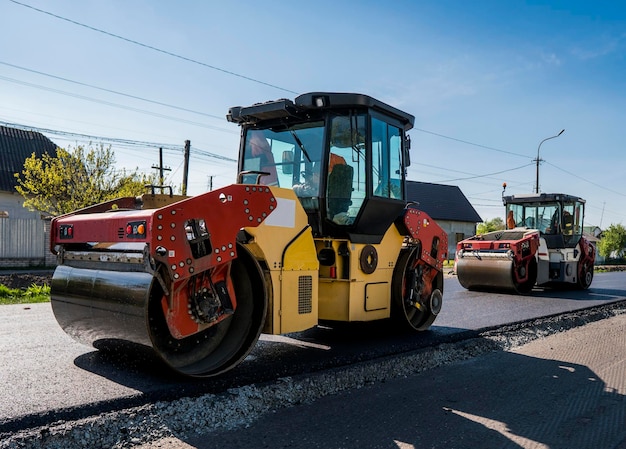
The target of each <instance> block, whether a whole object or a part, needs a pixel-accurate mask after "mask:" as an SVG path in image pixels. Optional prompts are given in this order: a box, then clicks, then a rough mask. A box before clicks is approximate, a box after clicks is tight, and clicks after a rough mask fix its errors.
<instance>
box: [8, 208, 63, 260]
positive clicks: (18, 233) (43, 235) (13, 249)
mask: <svg viewBox="0 0 626 449" xmlns="http://www.w3.org/2000/svg"><path fill="white" fill-rule="evenodd" d="M49 228H50V222H48V221H45V220H39V219H28V218H6V219H0V268H7V267H41V266H50V265H53V264H54V257H53V256H52V254H51V253H50V250H49V249H48V241H49Z"/></svg>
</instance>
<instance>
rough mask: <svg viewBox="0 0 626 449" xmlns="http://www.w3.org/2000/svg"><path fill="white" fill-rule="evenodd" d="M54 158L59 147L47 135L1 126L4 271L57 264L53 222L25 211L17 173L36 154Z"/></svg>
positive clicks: (0, 241)
mask: <svg viewBox="0 0 626 449" xmlns="http://www.w3.org/2000/svg"><path fill="white" fill-rule="evenodd" d="M33 153H34V154H35V155H36V156H37V157H41V156H42V155H43V154H44V153H49V154H52V155H54V154H55V153H56V145H55V144H54V143H53V142H52V141H51V140H50V139H48V138H47V137H45V136H44V135H43V134H41V133H38V132H34V131H24V130H21V129H16V128H10V127H6V126H0V268H9V267H10V268H13V267H43V266H49V265H52V264H54V257H53V256H52V254H51V253H50V250H49V245H48V241H49V224H50V222H49V220H46V217H42V214H41V213H40V212H33V211H29V210H28V209H26V208H25V207H24V198H23V197H22V196H21V195H20V194H19V193H17V191H16V190H15V186H16V185H17V179H16V178H15V173H21V172H22V170H23V168H24V161H25V160H26V159H27V158H29V157H30V156H31V155H32V154H33Z"/></svg>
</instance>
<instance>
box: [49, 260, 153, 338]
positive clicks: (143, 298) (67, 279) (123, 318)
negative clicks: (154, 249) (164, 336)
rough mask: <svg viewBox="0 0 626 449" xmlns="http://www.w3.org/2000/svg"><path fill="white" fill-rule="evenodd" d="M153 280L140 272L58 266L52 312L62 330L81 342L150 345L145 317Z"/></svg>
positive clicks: (54, 277) (52, 290)
mask: <svg viewBox="0 0 626 449" xmlns="http://www.w3.org/2000/svg"><path fill="white" fill-rule="evenodd" d="M153 280H154V278H153V277H152V275H151V274H149V273H144V272H121V271H103V270H93V269H85V268H73V267H69V266H65V265H61V266H59V267H57V269H56V270H55V271H54V276H53V277H52V285H51V288H50V299H51V303H52V310H53V311H54V315H55V317H56V319H57V321H58V322H59V324H60V325H61V327H62V328H63V330H64V331H65V332H66V333H68V334H69V335H71V336H72V337H73V338H75V339H76V340H78V341H80V342H82V343H86V344H88V345H93V344H94V343H95V342H97V341H98V340H105V339H116V340H126V341H131V342H134V343H139V344H143V345H147V346H151V341H150V336H149V335H148V326H147V324H146V323H147V316H146V315H147V307H148V296H149V293H150V289H151V286H152V282H153Z"/></svg>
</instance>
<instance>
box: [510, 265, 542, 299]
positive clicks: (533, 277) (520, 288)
mask: <svg viewBox="0 0 626 449" xmlns="http://www.w3.org/2000/svg"><path fill="white" fill-rule="evenodd" d="M515 269H516V268H515V266H514V267H513V270H515ZM526 270H528V279H527V280H526V281H525V282H520V283H517V282H515V281H513V288H515V291H516V292H517V293H520V294H526V293H530V292H531V291H532V289H533V287H534V286H535V284H536V283H537V261H536V260H535V259H534V258H532V259H530V260H529V262H528V266H527V267H526ZM511 276H514V273H511ZM513 279H515V277H513Z"/></svg>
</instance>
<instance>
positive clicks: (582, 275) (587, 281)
mask: <svg viewBox="0 0 626 449" xmlns="http://www.w3.org/2000/svg"><path fill="white" fill-rule="evenodd" d="M578 265H579V266H578V281H577V282H576V286H577V287H578V289H580V290H587V289H588V288H589V286H590V285H591V282H592V281H593V264H591V265H589V264H588V263H585V262H583V261H582V260H581V261H579V262H578Z"/></svg>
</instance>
